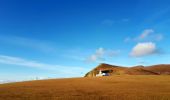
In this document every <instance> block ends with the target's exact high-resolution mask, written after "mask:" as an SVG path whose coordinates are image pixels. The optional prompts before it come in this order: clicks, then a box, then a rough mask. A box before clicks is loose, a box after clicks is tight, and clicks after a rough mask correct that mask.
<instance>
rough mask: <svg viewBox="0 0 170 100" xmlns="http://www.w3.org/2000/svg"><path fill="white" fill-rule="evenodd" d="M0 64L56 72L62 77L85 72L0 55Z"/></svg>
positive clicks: (80, 69)
mask: <svg viewBox="0 0 170 100" xmlns="http://www.w3.org/2000/svg"><path fill="white" fill-rule="evenodd" d="M0 63H1V64H8V65H17V66H22V67H31V68H38V69H42V70H48V71H52V72H56V73H57V74H62V75H63V74H66V75H69V76H70V77H72V76H77V75H79V74H80V72H86V71H87V69H85V68H83V67H72V66H61V65H52V64H46V63H41V62H37V61H32V60H26V59H23V58H20V57H12V56H6V55H0ZM63 77H64V76H63Z"/></svg>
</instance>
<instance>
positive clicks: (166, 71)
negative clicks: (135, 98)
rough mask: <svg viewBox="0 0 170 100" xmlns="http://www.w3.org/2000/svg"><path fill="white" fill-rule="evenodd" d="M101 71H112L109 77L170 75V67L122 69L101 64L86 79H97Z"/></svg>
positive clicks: (155, 66) (154, 66)
mask: <svg viewBox="0 0 170 100" xmlns="http://www.w3.org/2000/svg"><path fill="white" fill-rule="evenodd" d="M100 70H111V72H109V75H110V76H112V75H125V74H126V75H170V65H153V66H134V67H122V66H115V65H109V64H104V63H103V64H100V65H99V66H97V67H96V68H94V69H93V70H91V71H90V72H88V73H87V74H86V75H85V77H96V75H97V74H98V73H99V71H100Z"/></svg>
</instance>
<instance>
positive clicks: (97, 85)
mask: <svg viewBox="0 0 170 100" xmlns="http://www.w3.org/2000/svg"><path fill="white" fill-rule="evenodd" d="M0 100H170V76H168V75H115V76H110V77H96V78H72V79H56V80H41V81H31V82H19V83H10V84H2V85H0Z"/></svg>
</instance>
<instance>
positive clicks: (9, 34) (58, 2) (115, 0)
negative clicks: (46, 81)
mask: <svg viewBox="0 0 170 100" xmlns="http://www.w3.org/2000/svg"><path fill="white" fill-rule="evenodd" d="M169 26H170V1H169V0H0V46H1V47H0V81H11V80H13V81H15V80H30V79H35V78H64V77H82V76H83V75H84V74H85V73H87V72H88V71H90V70H91V69H93V68H94V67H96V66H97V65H99V64H100V63H108V64H113V65H120V66H126V67H130V66H136V65H145V66H149V65H155V64H170V56H169V52H170V46H169V43H170V40H169V39H170V28H169Z"/></svg>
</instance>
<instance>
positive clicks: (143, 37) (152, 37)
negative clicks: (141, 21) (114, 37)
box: [124, 29, 164, 42]
mask: <svg viewBox="0 0 170 100" xmlns="http://www.w3.org/2000/svg"><path fill="white" fill-rule="evenodd" d="M163 38H164V36H163V34H160V33H156V32H155V31H154V30H153V29H145V30H144V31H143V32H142V33H141V34H140V35H139V36H137V37H134V38H132V37H126V38H125V40H124V41H125V42H129V41H137V42H138V41H161V40H162V39H163Z"/></svg>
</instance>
